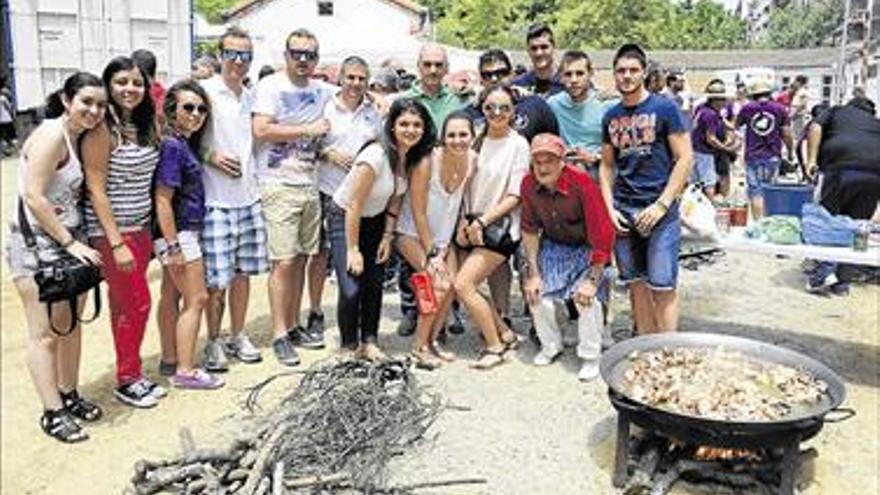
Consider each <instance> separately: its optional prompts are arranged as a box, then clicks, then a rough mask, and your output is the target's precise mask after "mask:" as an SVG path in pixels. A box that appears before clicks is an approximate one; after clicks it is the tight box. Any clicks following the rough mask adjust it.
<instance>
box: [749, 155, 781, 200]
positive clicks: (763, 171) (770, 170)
mask: <svg viewBox="0 0 880 495" xmlns="http://www.w3.org/2000/svg"><path fill="white" fill-rule="evenodd" d="M779 163H780V160H779V158H763V159H758V160H749V161H747V162H746V184H748V186H749V187H748V193H749V198H755V197H761V198H763V197H764V184H772V183H773V181H774V180H776V176H777V175H779Z"/></svg>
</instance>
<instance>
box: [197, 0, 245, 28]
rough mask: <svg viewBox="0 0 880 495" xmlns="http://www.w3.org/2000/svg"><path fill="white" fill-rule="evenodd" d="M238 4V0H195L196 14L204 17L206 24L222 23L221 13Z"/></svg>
mask: <svg viewBox="0 0 880 495" xmlns="http://www.w3.org/2000/svg"><path fill="white" fill-rule="evenodd" d="M236 3H238V0H196V1H195V9H196V12H198V13H200V14H202V15H203V16H205V18H206V19H207V20H208V22H211V23H215V24H217V23H221V22H223V13H224V12H226V11H227V10H229V9H230V8H232V6H233V5H235V4H236Z"/></svg>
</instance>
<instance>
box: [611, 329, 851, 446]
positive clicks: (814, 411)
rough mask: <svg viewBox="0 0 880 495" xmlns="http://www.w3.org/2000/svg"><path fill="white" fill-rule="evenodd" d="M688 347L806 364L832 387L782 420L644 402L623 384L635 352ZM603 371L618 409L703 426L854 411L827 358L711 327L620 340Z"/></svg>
mask: <svg viewBox="0 0 880 495" xmlns="http://www.w3.org/2000/svg"><path fill="white" fill-rule="evenodd" d="M685 347H701V348H717V347H723V348H725V349H727V350H732V351H738V352H740V353H742V354H743V355H745V356H747V357H751V358H756V359H758V360H762V361H766V362H769V363H775V364H782V365H786V366H791V367H794V368H802V369H804V370H806V371H808V372H810V373H812V374H813V375H814V376H815V377H816V378H818V379H820V380H822V381H824V382H825V383H827V384H828V391H827V393H826V394H825V395H824V396H823V397H822V399H821V400H820V401H819V402H818V403H816V404H813V405H812V406H811V407H809V408H804V409H802V410H800V411H797V412H796V413H793V414H791V415H789V416H786V417H784V418H780V419H777V420H761V421H751V422H750V421H745V422H742V421H741V422H734V421H724V420H719V419H712V418H706V417H702V416H695V415H689V414H685V413H679V412H673V411H667V410H664V409H660V408H657V407H654V406H651V405H649V404H646V403H644V402H641V401H638V400H636V399H634V398H632V397H631V396H629V395H628V393H627V389H626V387H625V386H624V383H625V382H624V373H625V372H626V371H627V370H628V369H629V367H630V359H629V356H630V354H632V353H633V352H639V353H644V352H650V351H656V350H660V349H663V348H668V349H676V348H685ZM600 371H601V373H602V378H603V379H604V380H605V383H607V384H608V387H609V388H610V389H611V390H610V392H609V393H610V395H611V398H612V402H613V403H614V405H615V407H617V408H618V409H620V408H624V409H626V410H627V411H628V412H630V413H647V414H650V415H653V416H655V417H659V418H666V419H668V420H670V421H672V422H675V421H676V420H677V421H678V422H681V421H682V420H684V422H685V423H688V424H690V425H691V426H696V427H702V428H706V429H710V430H714V431H718V432H722V431H728V432H734V431H751V432H755V431H768V432H769V431H779V430H785V429H791V428H797V427H798V425H803V424H805V423H813V422H817V421H818V422H819V423H821V422H823V421H825V422H837V421H841V420H843V419H846V418H849V417H851V416H852V415H853V414H855V412H854V411H852V410H851V409H843V408H838V406H840V404H841V403H842V402H843V400H844V398H845V397H846V389H845V387H844V384H843V380H842V379H841V378H840V376H838V375H837V373H835V372H834V371H832V370H831V369H830V368H828V367H827V366H825V365H824V364H822V363H820V362H818V361H816V360H814V359H812V358H809V357H807V356H804V355H803V354H800V353H797V352H795V351H792V350H789V349H785V348H782V347H778V346H775V345H773V344H768V343H766V342H760V341H757V340H751V339H746V338H742V337H732V336H728V335H720V334H712V333H697V332H687V333H663V334H653V335H645V336H641V337H635V338H632V339H629V340H625V341H623V342H620V343H618V344H615V345H614V346H612V347H611V348H610V349H608V350H607V351H605V352H604V353H603V354H602V361H601V364H600ZM832 411H835V412H837V413H839V414H840V416H839V417H837V418H834V419H830V418H829V419H826V418H825V416H826V415H827V414H828V413H829V412H832Z"/></svg>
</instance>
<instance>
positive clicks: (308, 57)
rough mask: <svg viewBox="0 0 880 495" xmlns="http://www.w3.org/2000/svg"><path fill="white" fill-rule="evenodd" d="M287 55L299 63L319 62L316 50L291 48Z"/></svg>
mask: <svg viewBox="0 0 880 495" xmlns="http://www.w3.org/2000/svg"><path fill="white" fill-rule="evenodd" d="M287 55H288V56H289V57H290V58H292V59H294V60H296V61H298V62H314V61H315V60H318V52H317V51H315V50H298V49H296V48H289V49H288V50H287Z"/></svg>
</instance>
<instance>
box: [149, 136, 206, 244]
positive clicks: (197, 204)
mask: <svg viewBox="0 0 880 495" xmlns="http://www.w3.org/2000/svg"><path fill="white" fill-rule="evenodd" d="M156 185H159V186H165V187H168V188H171V189H174V198H173V199H172V207H173V208H174V223H175V225H176V227H177V230H178V231H181V230H197V231H200V230H202V227H203V226H204V223H205V213H206V208H205V186H204V184H203V182H202V164H201V163H199V160H198V158H196V155H195V153H193V151H192V149H191V148H190V147H189V144H188V143H187V142H186V141H184V140H183V139H182V138H180V137H177V136H168V137H166V138H165V139H164V140H163V141H162V145H161V147H160V149H159V165H158V166H157V167H156Z"/></svg>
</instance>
